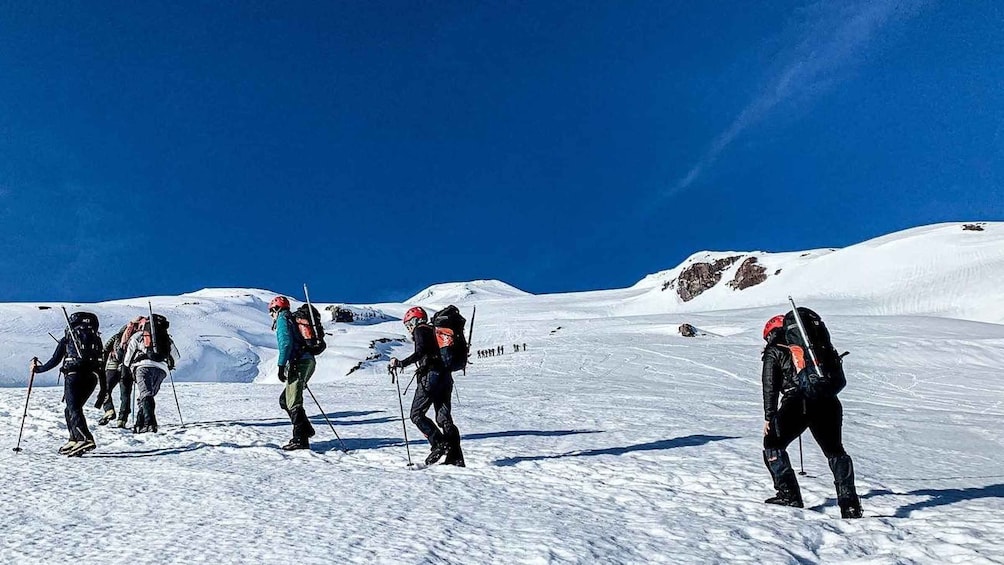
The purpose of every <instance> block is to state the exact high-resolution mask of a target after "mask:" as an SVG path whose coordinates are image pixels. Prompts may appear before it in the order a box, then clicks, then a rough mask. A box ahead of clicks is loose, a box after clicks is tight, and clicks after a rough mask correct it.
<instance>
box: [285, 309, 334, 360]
mask: <svg viewBox="0 0 1004 565" xmlns="http://www.w3.org/2000/svg"><path fill="white" fill-rule="evenodd" d="M311 310H313V312H311ZM311 314H313V317H311ZM289 320H290V322H291V323H292V324H293V328H292V330H293V338H294V339H296V340H297V341H298V342H299V347H300V350H301V351H305V352H307V353H310V354H311V355H320V354H321V353H324V350H325V349H327V347H328V344H326V343H324V325H323V324H322V323H321V314H320V313H319V312H318V311H317V308H314V307H313V306H308V305H307V304H303V305H302V306H300V307H299V308H297V309H296V310H295V311H294V312H292V313H290V316H289Z"/></svg>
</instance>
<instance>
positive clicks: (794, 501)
mask: <svg viewBox="0 0 1004 565" xmlns="http://www.w3.org/2000/svg"><path fill="white" fill-rule="evenodd" d="M764 503H766V504H776V505H778V506H791V507H794V508H802V499H800V498H795V497H794V496H792V495H791V494H789V493H783V492H779V493H777V495H775V496H772V497H770V498H768V499H767V500H765V501H764Z"/></svg>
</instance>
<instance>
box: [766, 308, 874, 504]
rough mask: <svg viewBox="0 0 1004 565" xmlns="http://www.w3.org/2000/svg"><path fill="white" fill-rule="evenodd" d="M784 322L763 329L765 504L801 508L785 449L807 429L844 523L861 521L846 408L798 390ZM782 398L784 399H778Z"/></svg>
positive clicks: (834, 399) (776, 318)
mask: <svg viewBox="0 0 1004 565" xmlns="http://www.w3.org/2000/svg"><path fill="white" fill-rule="evenodd" d="M785 329H786V328H785V316H783V315H779V316H774V317H773V318H771V319H770V320H769V321H768V322H767V324H766V325H765V326H764V328H763V339H764V341H766V342H767V346H766V347H765V348H764V350H763V356H762V358H763V369H762V373H761V380H762V381H763V409H764V424H763V462H764V464H766V465H767V470H768V471H769V472H770V476H771V479H772V480H773V482H774V489H775V490H776V491H777V494H776V495H775V496H772V497H770V498H768V499H767V500H765V501H764V502H766V503H767V504H778V505H782V506H795V507H798V508H801V507H802V493H801V490H800V489H799V486H798V478H797V477H796V476H795V471H794V469H792V467H791V461H790V460H789V458H788V452H787V447H788V445H789V444H790V443H791V442H792V441H794V440H795V438H797V437H798V436H799V435H801V434H802V433H803V432H804V431H805V430H806V429H808V430H809V431H811V432H812V437H813V438H815V440H816V443H817V444H819V448H820V449H821V450H822V451H823V454H824V455H825V456H826V459H827V462H828V463H829V466H830V470H831V471H832V472H833V484H834V486H835V487H836V489H837V503H838V504H839V506H840V515H841V517H843V518H860V517H861V502H860V500H859V499H858V495H857V491H856V489H855V487H854V466H853V463H852V461H851V457H850V456H849V455H847V452H846V451H844V446H843V441H842V439H841V428H842V426H843V407H842V406H841V404H840V400H838V399H837V397H836V396H832V397H828V398H815V399H812V398H806V397H805V396H804V395H803V393H802V392H801V390H800V389H799V386H798V382H797V380H796V379H797V375H796V370H795V364H794V362H793V361H792V351H791V349H790V347H791V345H789V343H788V341H787V338H786V337H785ZM778 397H780V398H778Z"/></svg>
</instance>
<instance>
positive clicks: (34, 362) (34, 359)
mask: <svg viewBox="0 0 1004 565" xmlns="http://www.w3.org/2000/svg"><path fill="white" fill-rule="evenodd" d="M41 365H42V363H41V362H39V360H38V357H32V358H31V363H29V364H28V366H29V367H30V368H31V370H32V372H34V371H35V369H37V368H39V367H40V366H41Z"/></svg>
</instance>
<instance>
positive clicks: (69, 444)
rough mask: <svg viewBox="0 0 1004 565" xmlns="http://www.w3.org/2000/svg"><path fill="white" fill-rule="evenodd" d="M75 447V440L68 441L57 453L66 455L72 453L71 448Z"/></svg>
mask: <svg viewBox="0 0 1004 565" xmlns="http://www.w3.org/2000/svg"><path fill="white" fill-rule="evenodd" d="M76 446H77V440H75V439H71V440H70V441H68V442H66V443H64V444H63V446H62V447H60V448H59V451H58V453H59V454H60V455H66V454H67V453H69V452H71V451H73V448H74V447H76Z"/></svg>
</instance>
